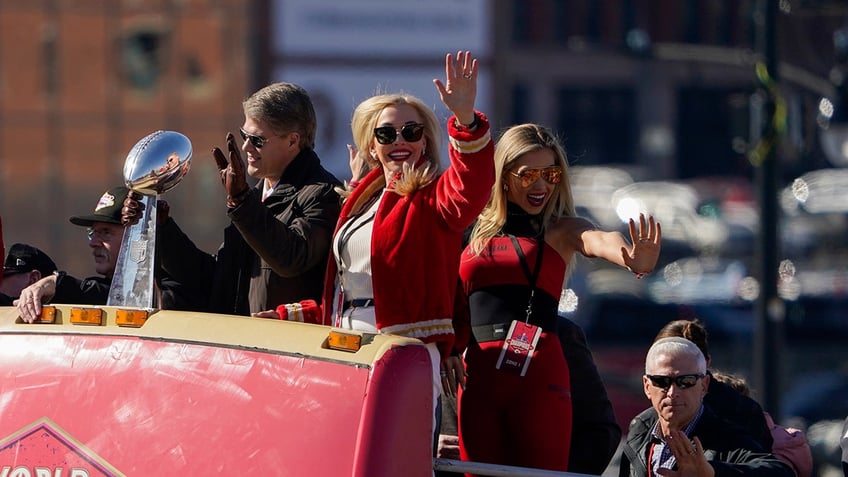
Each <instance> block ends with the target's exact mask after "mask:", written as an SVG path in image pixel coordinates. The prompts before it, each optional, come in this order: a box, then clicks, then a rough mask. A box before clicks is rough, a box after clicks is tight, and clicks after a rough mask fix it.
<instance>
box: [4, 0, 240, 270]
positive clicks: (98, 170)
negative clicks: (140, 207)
mask: <svg viewBox="0 0 848 477" xmlns="http://www.w3.org/2000/svg"><path fill="white" fill-rule="evenodd" d="M250 8H251V7H250V6H249V4H247V3H246V2H243V1H241V0H181V1H171V0H160V1H149V0H146V1H136V0H120V1H115V0H43V1H38V2H0V214H2V216H3V221H4V225H5V226H6V227H4V233H5V235H6V237H5V238H6V240H7V241H9V242H10V243H11V242H29V243H33V244H37V245H38V246H39V247H40V248H43V249H44V250H46V251H49V253H50V255H51V256H52V257H54V258H55V259H56V262H57V263H58V265H59V266H60V268H62V269H65V270H69V271H72V272H74V273H77V274H80V275H85V274H90V273H91V272H92V265H91V264H92V262H91V256H90V253H89V252H88V248H87V246H86V245H87V243H86V239H85V232H84V231H83V230H80V228H79V227H76V226H74V225H71V224H70V223H69V222H68V217H69V216H71V215H74V214H79V213H87V212H89V211H91V210H92V209H93V208H94V205H95V204H96V203H97V200H98V198H99V197H100V195H101V194H102V193H103V192H104V191H105V190H106V189H107V188H109V187H110V186H112V185H115V184H118V183H120V182H121V181H122V177H123V175H122V169H123V163H124V159H125V158H126V155H127V153H129V151H130V149H131V148H132V146H133V145H134V144H135V143H136V141H138V140H139V139H141V138H142V137H144V136H146V135H147V134H149V133H151V132H153V131H156V130H159V129H165V130H176V131H180V132H182V133H184V134H186V135H187V136H188V137H190V138H191V140H192V143H193V148H194V156H193V165H192V170H191V172H190V173H189V175H188V176H187V177H186V180H185V181H184V183H183V184H181V185H180V186H179V187H178V188H177V189H174V190H173V191H172V192H171V193H170V194H168V196H167V197H165V198H166V199H167V200H169V202H171V203H172V205H173V210H174V215H175V216H177V218H178V219H179V221H180V223H181V224H182V225H184V226H185V227H186V228H187V229H188V230H212V231H216V232H218V234H215V235H212V234H205V235H201V236H197V235H196V234H195V236H194V238H195V239H196V240H197V242H198V245H201V246H205V247H207V248H208V249H209V250H214V247H216V246H217V244H218V242H219V241H220V240H221V237H220V236H219V231H220V230H221V226H217V225H215V224H216V223H218V222H221V221H222V220H223V219H224V218H225V217H224V213H223V211H224V203H223V196H222V192H221V189H220V188H221V186H220V184H219V183H218V179H217V177H216V174H214V171H215V166H214V163H213V161H212V159H211V155H210V154H209V153H208V151H209V150H210V149H211V148H212V147H213V146H214V145H221V144H223V143H224V136H225V133H226V131H235V130H236V128H237V127H238V126H239V125H241V122H242V120H243V116H242V113H241V100H242V99H243V98H244V96H245V94H246V93H247V92H249V90H250V89H251V87H252V85H253V83H255V79H254V78H253V77H252V70H251V68H250V66H251V64H252V63H253V60H252V59H251V57H250V53H249V52H250V51H251V45H252V42H253V41H254V38H255V34H254V32H255V31H256V30H255V28H254V27H253V26H252V25H251V21H250V18H251V15H250V13H251V10H250ZM189 208H190V209H191V210H188V209H189ZM209 225H212V226H211V227H210V226H209ZM221 225H223V224H221Z"/></svg>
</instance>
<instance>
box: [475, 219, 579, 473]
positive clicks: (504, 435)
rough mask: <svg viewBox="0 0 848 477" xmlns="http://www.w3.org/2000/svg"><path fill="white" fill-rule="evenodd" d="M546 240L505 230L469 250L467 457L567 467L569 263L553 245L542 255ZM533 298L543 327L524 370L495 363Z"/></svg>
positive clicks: (534, 317) (534, 319) (534, 315)
mask: <svg viewBox="0 0 848 477" xmlns="http://www.w3.org/2000/svg"><path fill="white" fill-rule="evenodd" d="M513 239H515V240H513ZM541 244H544V242H542V241H541V240H540V239H537V238H529V237H511V236H500V237H495V238H493V239H492V240H491V242H490V243H489V245H488V247H487V248H486V249H485V250H484V251H483V252H482V253H481V254H479V255H474V254H473V253H472V252H470V251H469V250H468V249H466V250H465V252H463V255H462V261H461V264H460V280H461V287H462V289H463V291H464V293H465V296H466V297H467V299H468V307H469V308H468V311H469V313H470V317H471V318H470V319H471V326H472V334H473V336H472V338H471V340H470V343H469V345H468V348H467V350H466V353H465V365H466V370H467V372H468V377H467V381H466V387H465V390H460V393H459V405H458V415H459V437H460V453H461V456H462V459H463V460H470V461H475V462H487V463H495V464H504V465H515V466H523V467H534V468H540V469H548V470H561V471H566V470H568V457H569V448H570V445H571V427H572V410H571V382H570V376H569V370H568V365H567V363H566V361H565V357H564V356H563V352H562V348H561V345H560V340H559V338H558V336H557V331H556V326H557V306H558V303H559V297H560V293H561V291H562V285H563V279H564V277H565V267H566V264H565V262H564V261H563V259H562V257H561V256H560V255H559V253H557V252H556V250H554V249H553V248H552V247H551V246H550V245H547V244H544V245H543V247H544V252H543V257H544V259H543V260H538V259H539V258H540V257H538V255H539V251H540V245H541ZM516 245H518V247H519V248H520V249H521V251H520V252H518V251H517V250H516V248H515V247H516ZM521 255H523V258H522V257H521ZM522 262H524V263H523V264H522ZM537 268H538V271H536V269H537ZM528 272H529V273H528ZM534 279H535V286H531V282H532V281H534ZM531 290H535V292H534V293H533V298H532V303H531ZM528 303H530V304H531V305H532V309H531V310H532V311H531V313H530V315H529V322H530V323H531V324H533V325H536V326H540V327H541V328H542V330H543V331H542V335H541V338H540V339H539V342H538V343H537V346H536V349H535V355H534V356H533V358H532V360H531V363H530V366H529V368H528V369H527V373H526V374H525V375H524V376H520V375H519V374H517V373H515V372H513V371H506V370H498V369H496V368H495V364H496V362H497V360H498V357H499V356H500V353H501V348H502V347H503V344H504V339H505V332H506V331H507V330H509V325H510V323H511V322H512V321H513V320H521V321H524V320H526V319H527V311H528Z"/></svg>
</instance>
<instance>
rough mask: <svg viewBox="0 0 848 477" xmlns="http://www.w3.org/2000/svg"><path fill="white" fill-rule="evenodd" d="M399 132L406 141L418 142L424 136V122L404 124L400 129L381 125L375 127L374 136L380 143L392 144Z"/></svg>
mask: <svg viewBox="0 0 848 477" xmlns="http://www.w3.org/2000/svg"><path fill="white" fill-rule="evenodd" d="M398 132H400V135H401V136H402V137H403V139H404V140H405V141H406V142H418V141H420V140H421V138H422V137H424V125H423V124H404V125H403V127H402V128H400V130H397V129H395V128H394V127H393V126H380V127H378V128H374V137H375V138H377V142H379V143H380V144H383V145H386V144H392V143H393V142H395V141H396V140H397V137H398Z"/></svg>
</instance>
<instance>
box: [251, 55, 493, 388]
mask: <svg viewBox="0 0 848 477" xmlns="http://www.w3.org/2000/svg"><path fill="white" fill-rule="evenodd" d="M445 76H446V81H445V82H442V81H441V80H433V82H434V83H435V86H436V88H437V90H438V92H439V95H440V97H441V99H442V102H443V103H444V104H445V106H446V107H447V109H448V110H450V111H451V113H452V114H453V115H452V116H451V117H450V118H449V119H448V120H447V130H448V140H449V146H450V147H449V155H450V165H449V166H448V167H447V168H446V169H445V170H444V171H443V170H442V165H441V160H440V157H439V156H440V154H439V151H440V149H441V144H440V142H441V141H440V139H441V126H440V125H439V121H438V119H437V118H436V115H435V113H434V112H433V110H432V109H431V108H430V107H428V106H427V105H426V104H425V103H424V102H423V101H421V100H420V99H418V98H416V97H414V96H410V95H407V94H402V93H398V94H381V95H376V96H373V97H371V98H368V99H366V100H364V101H363V102H362V103H360V104H359V105H358V106H357V107H356V109H355V111H354V113H353V117H352V120H351V129H352V133H353V139H354V142H355V146H356V147H355V149H353V148H352V150H351V154H352V158H351V164H352V165H353V166H354V167H352V168H354V169H358V168H357V167H356V165H357V164H367V166H368V167H366V168H365V169H370V172H367V174H366V175H365V176H364V177H362V178H361V180H357V181H353V183H354V185H355V187H353V188H352V190H351V191H350V193H349V196H348V197H347V199H346V201H345V203H344V205H343V207H342V212H341V216H340V217H339V222H338V224H337V226H336V231H335V233H334V236H333V242H332V252H331V257H330V260H329V262H328V266H327V274H326V276H325V287H324V294H323V303H322V306H321V310H320V311H321V313H320V320H314V321H317V322H319V323H323V324H326V325H333V326H338V327H342V328H347V329H354V330H361V331H366V332H374V333H391V334H396V335H401V336H408V337H412V338H418V339H420V340H422V341H423V342H424V343H425V344H427V348H428V350H429V351H430V356H431V361H432V365H433V382H434V387H433V401H434V403H435V402H436V401H437V399H438V397H439V394H440V393H441V389H442V379H443V377H442V375H441V373H440V369H441V367H440V363H441V361H442V360H443V359H444V358H445V357H447V356H448V354H449V353H450V351H451V349H452V346H453V342H454V331H453V325H452V317H453V309H454V298H455V293H456V286H457V279H458V270H459V258H460V252H461V250H462V234H463V232H464V230H465V229H466V228H467V227H468V226H470V225H471V223H472V222H473V221H474V220H475V218H476V217H477V215H478V214H479V213H480V211H481V210H483V207H484V206H485V205H486V202H487V200H488V198H489V193H490V191H491V189H492V185H493V184H494V180H495V171H494V145H493V143H492V139H491V135H490V133H489V121H488V119H487V118H486V116H485V115H483V114H482V113H480V112H479V111H476V110H475V109H474V103H475V100H476V96H477V60H476V59H474V58H473V56H472V55H471V53H470V52H462V51H460V52H458V53H457V54H456V56H455V57H454V56H453V55H451V54H448V55H447V56H446V58H445ZM354 178H355V179H359V177H354ZM278 310H279V315H280V317H281V318H282V317H283V315H284V314H286V308H285V307H279V308H278ZM304 315H306V321H310V320H309V315H310V314H309V313H306V314H303V313H298V314H297V316H298V317H301V319H303V317H304ZM258 316H276V313H275V314H272V315H268V314H266V313H265V312H263V313H260V314H258ZM312 316H313V317H316V318H317V316H318V313H315V314H312ZM290 319H291V318H290Z"/></svg>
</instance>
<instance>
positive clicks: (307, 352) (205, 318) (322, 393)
mask: <svg viewBox="0 0 848 477" xmlns="http://www.w3.org/2000/svg"><path fill="white" fill-rule="evenodd" d="M0 372H2V378H0V475H2V476H3V477H24V476H31V477H84V476H119V475H145V476H152V475H157V476H163V475H310V476H390V475H392V476H397V475H408V476H419V475H420V476H429V475H432V472H433V458H432V454H431V449H432V434H431V432H430V428H431V425H432V417H431V416H432V409H433V406H432V393H431V389H432V383H431V379H432V378H431V377H430V376H431V372H430V359H429V355H428V353H427V350H426V348H425V347H424V346H423V345H422V344H421V342H420V341H418V340H412V339H405V338H401V337H397V336H390V335H373V334H360V333H355V332H344V333H340V332H339V330H334V329H332V328H329V327H324V326H317V325H309V324H303V323H294V322H286V321H278V320H267V319H260V318H249V317H238V316H228V315H216V314H207V313H186V312H174V311H157V310H144V309H121V308H117V307H108V306H103V307H79V306H72V305H61V304H59V305H55V306H45V307H44V311H43V313H42V316H41V320H39V321H38V322H36V323H25V322H23V321H22V320H21V319H20V318H19V317H18V313H17V310H16V309H15V308H11V307H5V308H0Z"/></svg>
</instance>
